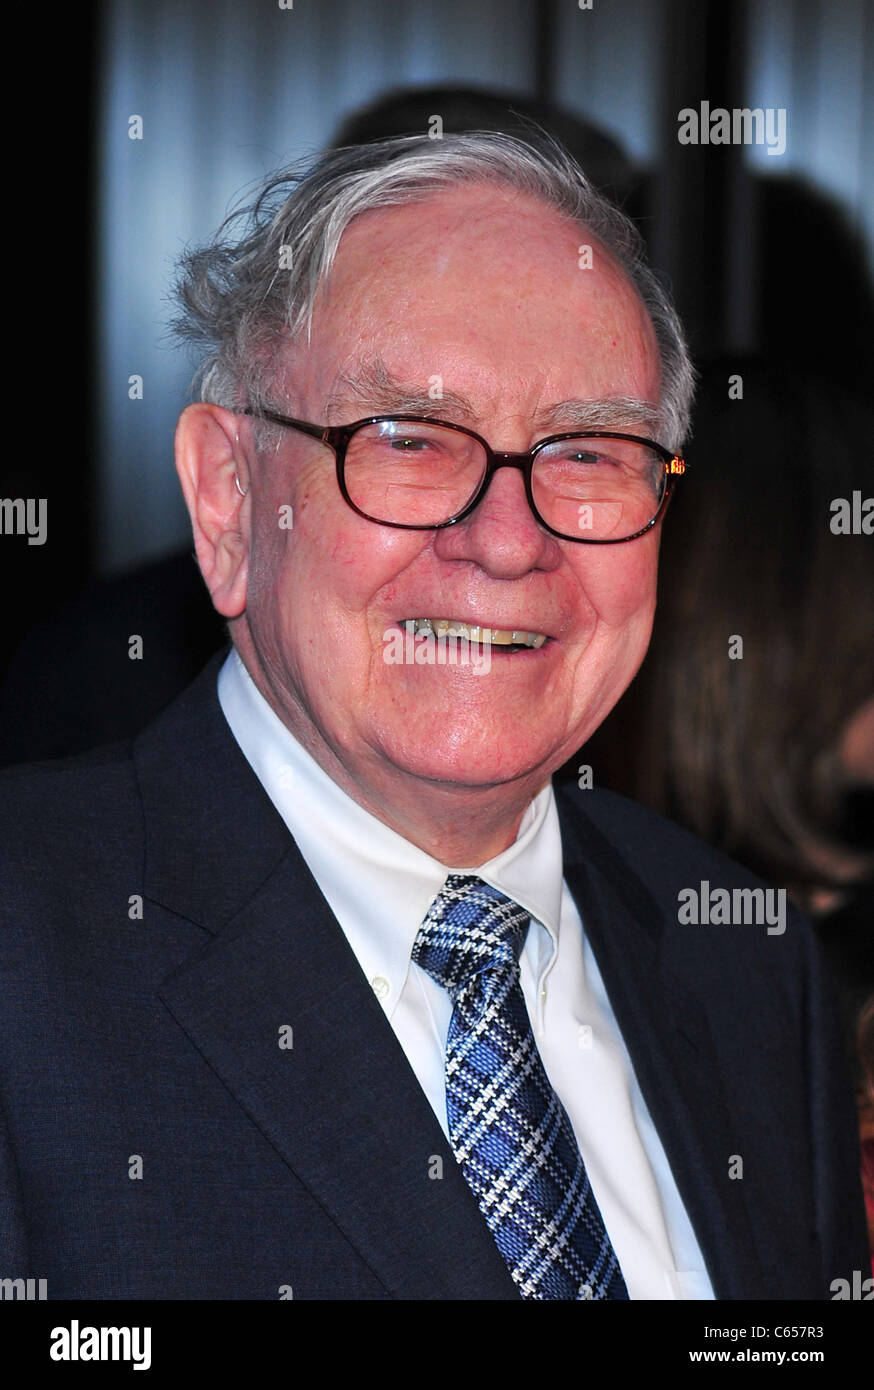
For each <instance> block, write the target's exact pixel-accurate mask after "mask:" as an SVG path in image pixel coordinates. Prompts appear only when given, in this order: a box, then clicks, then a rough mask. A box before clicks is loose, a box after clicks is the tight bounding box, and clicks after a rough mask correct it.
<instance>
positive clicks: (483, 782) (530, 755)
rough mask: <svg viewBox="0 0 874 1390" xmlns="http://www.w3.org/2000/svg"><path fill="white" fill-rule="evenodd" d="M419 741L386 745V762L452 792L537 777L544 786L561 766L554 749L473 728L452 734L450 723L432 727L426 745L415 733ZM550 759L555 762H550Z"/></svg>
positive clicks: (466, 727)
mask: <svg viewBox="0 0 874 1390" xmlns="http://www.w3.org/2000/svg"><path fill="white" fill-rule="evenodd" d="M417 733H418V735H419V736H418V738H417V741H416V742H415V743H414V744H413V743H407V742H406V741H400V742H395V741H393V740H392V741H386V742H384V743H383V745H382V752H383V756H384V757H387V758H388V759H389V760H390V761H391V762H392V763H394V765H395V766H396V767H398V768H400V769H402V770H403V771H404V772H406V773H407V774H408V775H409V776H411V777H418V778H421V779H422V780H423V781H426V782H432V783H439V782H442V783H449V784H452V785H453V786H464V787H471V788H474V787H490V786H502V785H504V784H506V783H508V782H515V781H518V780H520V779H522V778H526V777H532V776H536V775H537V774H538V773H539V774H540V775H541V776H542V778H543V780H545V779H546V777H547V776H548V775H549V774H550V773H551V772H552V770H553V769H554V768H556V767H559V766H561V762H562V761H563V759H562V756H561V754H560V753H559V752H556V750H555V748H554V746H546V745H545V744H543V743H542V742H541V740H539V739H538V741H537V743H536V745H535V744H526V743H521V742H520V741H519V740H518V732H517V735H516V738H515V739H514V738H513V737H510V738H509V739H508V738H507V736H506V735H505V734H504V735H502V734H501V733H500V732H495V733H493V734H491V735H489V736H488V737H486V736H485V734H484V733H483V732H482V731H479V730H474V731H473V732H472V731H471V728H470V725H469V724H467V725H466V726H465V727H457V728H455V729H452V728H451V727H449V725H448V723H447V722H444V723H443V724H442V725H441V724H434V725H432V726H431V733H432V737H431V738H430V739H429V740H428V741H427V742H423V741H422V737H421V733H422V731H421V730H419V731H417ZM550 753H551V754H552V756H551V757H550Z"/></svg>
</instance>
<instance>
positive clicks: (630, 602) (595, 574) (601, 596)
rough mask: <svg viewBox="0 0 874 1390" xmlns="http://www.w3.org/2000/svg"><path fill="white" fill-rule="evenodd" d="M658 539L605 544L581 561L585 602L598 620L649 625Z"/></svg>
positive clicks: (579, 575) (611, 624)
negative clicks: (614, 544) (611, 544)
mask: <svg viewBox="0 0 874 1390" xmlns="http://www.w3.org/2000/svg"><path fill="white" fill-rule="evenodd" d="M657 562H658V538H657V536H653V537H651V538H650V537H649V536H647V537H643V538H641V539H640V540H638V541H632V542H629V545H628V546H627V547H624V546H604V547H602V548H601V549H599V550H598V551H597V553H595V554H594V555H592V556H591V557H589V556H588V555H586V556H584V557H581V559H580V560H578V561H577V581H578V587H579V591H580V595H581V603H584V604H585V606H586V607H587V608H589V609H590V610H593V611H594V613H595V615H596V617H597V620H598V623H599V624H600V625H603V626H604V627H606V628H610V629H616V628H621V627H623V626H626V625H629V626H630V627H633V628H635V629H636V628H637V627H638V626H639V624H641V623H645V624H649V623H650V622H651V620H652V614H653V610H654V608H655V597H656V576H657Z"/></svg>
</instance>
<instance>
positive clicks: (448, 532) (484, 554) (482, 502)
mask: <svg viewBox="0 0 874 1390" xmlns="http://www.w3.org/2000/svg"><path fill="white" fill-rule="evenodd" d="M525 457H526V455H524V454H510V453H500V454H496V455H495V463H496V467H495V471H494V473H493V474H492V476H491V478H490V479H489V480H488V483H487V485H486V490H485V492H484V493H483V495H482V496H481V497H480V499H479V501H478V502H477V505H476V506H475V507H474V509H473V511H472V512H471V513H470V515H469V516H467V517H465V518H464V520H463V521H459V522H457V523H456V524H455V525H454V526H447V527H445V528H444V529H443V530H442V531H437V532H435V550H436V552H437V554H438V555H440V556H441V558H443V559H447V560H449V559H455V560H470V561H472V562H473V563H475V564H477V565H478V566H479V567H480V568H481V569H482V570H484V571H485V572H486V573H487V574H489V575H491V576H492V577H493V578H495V579H517V578H519V577H520V576H521V575H524V574H527V573H528V572H529V571H530V570H532V569H554V568H555V567H556V566H557V565H558V564H559V563H560V560H561V550H560V549H559V546H558V542H557V540H556V538H555V537H554V536H551V535H550V534H549V532H548V531H546V530H545V529H544V528H543V527H542V526H541V525H540V523H539V522H538V520H537V518H536V516H535V515H534V513H533V511H532V510H531V507H530V505H529V502H528V496H527V494H526V491H525V479H524V477H523V473H522V463H523V460H524V459H525Z"/></svg>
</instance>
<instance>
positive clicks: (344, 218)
mask: <svg viewBox="0 0 874 1390" xmlns="http://www.w3.org/2000/svg"><path fill="white" fill-rule="evenodd" d="M473 180H476V181H488V182H492V183H497V184H502V185H504V186H509V187H510V188H512V189H516V190H518V191H519V192H520V193H524V194H528V195H529V196H533V197H535V198H539V199H541V200H542V201H543V202H544V203H546V204H548V205H550V206H551V207H553V208H555V209H556V210H557V211H558V212H559V213H561V214H563V215H564V216H566V217H568V218H569V219H571V220H572V221H573V222H575V223H577V224H579V225H580V226H581V227H585V228H586V229H587V231H588V233H590V234H591V235H592V236H593V237H594V238H595V239H596V240H597V241H599V242H600V243H601V244H602V245H603V246H604V247H606V248H607V250H608V251H609V252H610V253H611V254H612V256H613V257H614V258H615V260H616V261H617V262H618V264H619V265H620V266H621V268H622V269H623V270H624V271H625V273H626V274H627V276H628V278H629V280H630V281H631V283H632V284H633V285H634V287H635V289H636V290H637V292H638V294H639V295H640V298H641V299H642V301H643V303H644V305H645V307H646V310H647V312H648V314H649V317H650V319H651V321H652V325H653V329H654V331H655V337H656V341H657V343H658V348H659V355H660V360H661V400H660V403H659V419H660V433H661V435H662V442H663V443H664V444H666V445H667V446H668V447H669V448H672V449H679V448H680V447H681V445H682V443H683V440H684V439H685V437H686V435H687V433H688V429H689V414H690V410H691V403H692V396H693V392H694V385H695V372H694V369H693V367H692V363H691V361H690V359H689V353H688V350H687V347H686V342H685V339H684V335H683V329H682V327H681V325H680V321H679V319H678V317H677V314H676V312H675V310H674V308H673V305H672V304H671V301H670V297H669V295H668V293H667V291H666V289H665V288H664V287H663V286H662V284H661V283H660V281H659V280H658V278H657V277H656V275H655V274H654V272H653V271H652V270H651V269H650V268H649V266H648V265H647V264H646V261H645V252H644V245H643V239H642V238H641V236H640V233H639V232H638V230H637V228H636V227H635V225H634V223H633V222H632V221H631V220H630V219H629V218H628V217H627V216H626V214H625V213H624V212H622V211H621V209H620V208H618V207H616V206H615V204H613V203H611V202H609V201H608V199H607V198H605V197H604V196H603V195H602V194H601V193H599V192H598V191H597V190H596V189H595V188H594V187H593V186H592V184H591V183H590V182H589V181H588V179H587V178H586V176H585V174H584V173H583V171H582V170H581V169H580V167H579V165H578V164H577V163H576V162H575V161H574V160H573V159H572V158H571V156H570V155H569V154H568V153H567V152H566V151H565V150H564V149H563V148H562V147H561V146H560V145H559V144H558V143H557V142H556V141H555V140H553V139H552V138H551V137H549V136H547V135H546V133H545V132H541V131H539V130H537V138H536V140H532V141H531V142H529V141H527V140H524V139H520V138H518V137H516V136H511V135H504V134H501V133H496V132H493V131H474V132H467V133H464V134H457V135H446V136H444V137H443V139H441V140H430V139H429V138H428V137H427V136H421V135H411V136H402V137H400V138H394V139H389V140H380V141H376V142H374V143H373V144H367V145H352V146H348V147H346V148H344V149H338V150H331V151H329V152H328V153H327V154H325V155H323V156H322V158H321V159H319V160H318V162H317V163H316V164H315V165H314V167H313V168H312V169H311V170H310V171H309V172H308V173H304V172H301V171H296V170H295V169H283V170H281V171H280V172H278V173H276V174H274V175H272V176H271V178H270V179H269V180H268V181H267V183H266V184H265V185H264V186H263V188H262V189H261V191H260V192H259V194H258V195H257V197H256V198H255V201H254V202H253V203H251V204H250V205H249V206H245V207H241V208H239V209H237V210H236V211H234V212H232V213H231V214H230V216H229V217H228V218H226V220H225V222H224V223H223V224H222V226H221V228H220V229H219V231H218V233H217V235H216V237H215V240H214V241H213V242H212V243H211V244H210V245H208V246H205V247H202V248H199V249H196V250H193V251H190V252H188V253H187V254H186V255H185V256H183V258H182V260H181V262H180V267H179V278H178V280H177V285H176V293H177V298H178V301H179V304H180V307H181V313H180V314H179V316H178V317H177V318H176V319H175V320H174V322H173V328H174V329H175V330H176V332H177V334H178V335H179V336H180V337H182V338H184V339H186V340H188V341H192V342H195V343H197V344H198V345H199V346H200V348H201V350H203V351H204V353H205V356H204V358H203V360H202V362H201V365H200V367H199V369H198V372H197V374H196V376H195V390H198V389H199V392H200V397H201V399H202V400H205V401H211V402H213V404H216V405H224V406H226V407H227V408H229V409H239V408H240V407H241V406H243V405H246V404H249V405H251V406H253V407H255V408H258V407H259V406H260V405H263V404H265V403H266V402H267V401H268V399H269V397H270V387H271V384H272V382H273V379H274V377H275V375H276V371H277V357H278V355H279V350H280V349H281V347H282V346H283V344H285V343H288V342H289V341H291V340H294V339H295V338H296V337H297V336H298V335H299V334H301V333H303V332H304V330H306V333H307V336H309V333H310V328H311V323H312V314H313V305H314V301H315V297H316V292H317V290H318V288H319V285H320V284H321V282H322V281H323V279H324V278H325V276H326V275H328V273H329V272H330V269H331V266H332V265H333V262H334V257H335V256H336V254H337V248H338V246H339V243H340V238H341V237H342V235H343V233H344V232H345V231H346V229H347V227H348V226H349V224H350V223H351V222H352V220H353V219H354V218H356V217H358V216H360V214H361V213H364V212H368V211H370V210H372V209H374V208H383V207H396V206H398V205H400V204H404V203H413V202H417V201H419V200H421V199H423V198H426V197H428V196H429V194H431V193H433V192H435V191H436V190H438V189H441V188H447V187H449V186H451V185H454V184H459V183H464V182H468V181H473ZM241 226H242V236H239V235H238V229H239V228H240V227H241ZM262 447H263V444H262Z"/></svg>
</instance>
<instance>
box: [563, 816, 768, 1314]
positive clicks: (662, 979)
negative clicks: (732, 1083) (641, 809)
mask: <svg viewBox="0 0 874 1390" xmlns="http://www.w3.org/2000/svg"><path fill="white" fill-rule="evenodd" d="M558 805H559V815H560V819H561V826H562V842H563V847H564V856H565V860H564V863H565V869H564V871H565V878H566V880H567V883H568V886H569V888H570V890H571V892H572V893H573V896H574V899H575V901H576V903H577V906H578V908H579V911H580V915H581V917H582V919H583V924H584V928H585V931H586V934H587V936H588V938H589V940H590V942H591V944H592V949H593V951H594V953H595V956H596V958H597V961H598V967H599V969H600V971H601V974H602V976H603V979H604V984H605V986H606V989H607V993H608V995H609V998H610V1003H611V1005H612V1008H613V1011H614V1013H615V1015H616V1019H617V1022H618V1024H619V1027H620V1029H621V1031H622V1036H623V1039H624V1041H625V1045H626V1047H627V1048H628V1052H629V1055H630V1057H631V1060H632V1063H633V1066H634V1071H635V1075H636V1077H637V1081H638V1084H639V1086H640V1089H641V1091H642V1093H643V1097H644V1100H645V1101H646V1105H647V1108H648V1110H649V1113H650V1115H651V1116H652V1119H653V1123H654V1124H655V1126H656V1129H657V1131H658V1134H659V1138H660V1139H661V1142H662V1145H663V1147H664V1150H665V1153H666V1155H667V1158H668V1162H669V1163H670V1166H671V1171H672V1173H673V1176H674V1181H675V1182H676V1184H677V1189H678V1191H679V1194H680V1197H681V1199H682V1201H683V1203H684V1205H685V1207H686V1211H687V1213H688V1215H689V1218H690V1220H691V1222H692V1226H693V1229H694V1231H695V1235H696V1238H697V1240H698V1243H699V1245H700V1247H701V1251H702V1254H703V1255H704V1259H705V1262H706V1265H707V1269H708V1273H709V1275H710V1278H711V1282H712V1284H713V1288H714V1293H715V1294H716V1297H717V1298H720V1299H724V1298H734V1299H737V1298H766V1297H768V1296H769V1294H768V1293H767V1292H766V1288H765V1284H764V1278H763V1272H762V1267H761V1264H760V1263H759V1259H758V1256H757V1254H756V1245H755V1241H754V1239H753V1232H752V1228H751V1225H750V1221H749V1215H748V1212H747V1208H746V1205H745V1201H744V1195H743V1190H742V1189H743V1186H744V1184H743V1183H742V1182H729V1181H727V1180H726V1179H727V1172H728V1161H729V1155H730V1154H732V1153H733V1152H734V1151H735V1148H736V1143H737V1139H736V1134H735V1135H734V1136H733V1133H732V1128H731V1124H730V1117H729V1113H728V1110H727V1108H726V1104H725V1099H724V1093H723V1083H722V1076H721V1069H720V1062H719V1056H718V1053H717V1051H716V1048H715V1047H714V1044H713V1040H712V1037H711V1035H710V1030H709V1026H708V1023H707V1019H706V1017H705V1015H704V1012H703V1010H702V1009H701V1007H700V1005H699V1004H698V1003H697V1001H696V1000H695V998H694V996H693V994H692V993H691V992H690V991H689V989H688V988H687V987H686V985H685V984H684V983H683V981H682V978H681V976H680V974H679V973H678V972H675V971H674V970H673V969H672V968H671V965H670V962H669V959H668V951H667V948H666V947H665V944H664V934H663V914H662V909H661V908H660V907H659V905H658V904H657V903H656V902H655V900H654V899H653V898H652V896H651V895H650V894H649V892H648V891H647V889H646V888H645V887H644V885H643V884H642V882H641V881H640V879H638V878H637V876H636V875H635V874H634V872H633V870H631V868H630V867H629V865H628V864H627V862H626V861H625V860H623V859H622V858H621V857H620V855H619V854H618V853H617V852H616V851H615V850H614V849H613V847H612V846H611V845H610V844H609V842H608V841H607V840H605V839H604V837H603V836H602V835H601V834H600V832H599V831H598V830H597V829H596V828H595V826H594V825H593V824H592V822H591V820H590V819H589V818H588V817H587V816H585V815H584V814H583V812H582V811H581V810H580V809H579V808H578V807H577V806H576V804H573V805H568V803H567V801H566V800H565V798H564V797H563V796H559V797H558Z"/></svg>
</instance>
